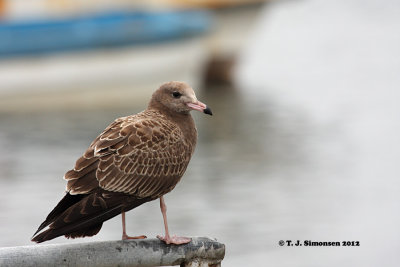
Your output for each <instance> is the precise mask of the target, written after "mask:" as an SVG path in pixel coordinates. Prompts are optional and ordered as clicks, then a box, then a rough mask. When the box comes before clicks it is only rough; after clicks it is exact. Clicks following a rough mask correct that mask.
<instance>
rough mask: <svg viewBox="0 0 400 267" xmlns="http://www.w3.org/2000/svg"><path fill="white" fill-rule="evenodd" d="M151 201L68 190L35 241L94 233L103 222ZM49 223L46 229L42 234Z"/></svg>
mask: <svg viewBox="0 0 400 267" xmlns="http://www.w3.org/2000/svg"><path fill="white" fill-rule="evenodd" d="M149 200H150V199H147V198H146V199H134V198H132V197H131V196H128V195H125V194H112V195H111V194H110V195H109V196H108V197H107V196H106V197H104V194H100V193H92V194H88V195H83V196H82V195H70V194H69V193H67V195H66V196H65V197H64V198H63V199H62V200H61V201H60V203H58V205H57V206H56V207H55V208H54V209H53V211H52V212H50V214H49V215H48V216H47V218H46V220H45V221H44V222H43V223H42V224H41V225H40V226H39V229H38V230H37V231H36V233H35V234H34V236H33V238H32V241H34V242H37V243H41V242H44V241H47V240H51V239H53V238H56V237H58V236H62V235H65V237H67V238H76V237H85V236H93V235H95V234H97V233H98V232H99V231H100V229H101V227H102V225H103V222H104V221H107V220H109V219H111V218H113V217H115V216H117V215H118V214H120V213H121V212H122V211H128V210H131V209H133V208H135V207H137V206H140V205H141V204H143V203H145V202H147V201H149ZM48 225H49V228H48V229H47V230H45V231H43V232H42V233H39V232H40V231H41V230H42V229H44V228H45V227H46V226H48ZM37 233H39V234H37Z"/></svg>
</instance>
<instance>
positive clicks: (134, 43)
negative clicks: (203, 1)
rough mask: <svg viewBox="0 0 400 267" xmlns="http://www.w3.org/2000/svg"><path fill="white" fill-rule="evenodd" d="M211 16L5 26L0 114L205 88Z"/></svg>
mask: <svg viewBox="0 0 400 267" xmlns="http://www.w3.org/2000/svg"><path fill="white" fill-rule="evenodd" d="M209 26H210V13H209V12H207V11H204V10H193V9H192V10H183V9H178V10H169V9H168V10H160V9H157V10H145V11H138V10H135V11H130V12H129V11H121V12H116V11H112V12H111V13H102V14H89V15H88V14H86V16H83V15H80V16H70V17H64V18H50V19H46V20H45V19H43V18H41V19H34V20H25V21H19V20H12V21H9V22H2V23H1V24H0V77H1V78H0V112H18V111H19V112H26V111H33V110H54V109H63V108H65V109H84V108H107V107H114V106H129V105H130V106H132V105H134V104H135V102H136V103H140V102H142V101H143V99H145V98H146V99H147V98H149V97H150V94H151V93H152V92H153V91H154V89H156V88H158V86H159V85H160V84H162V83H163V82H165V81H170V80H183V81H187V82H188V83H190V84H191V85H192V86H193V87H200V84H201V81H202V77H203V73H204V68H205V66H206V64H207V60H208V50H207V46H206V45H205V43H204V42H205V34H206V33H207V31H208V29H209Z"/></svg>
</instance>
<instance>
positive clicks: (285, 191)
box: [0, 0, 400, 266]
mask: <svg viewBox="0 0 400 267" xmlns="http://www.w3.org/2000/svg"><path fill="white" fill-rule="evenodd" d="M399 15H400V2H398V1H394V0H390V1H385V2H383V1H361V0H350V1H344V0H342V1H287V2H281V3H277V4H273V5H268V6H266V7H265V9H264V10H263V12H262V16H261V17H260V19H259V21H258V23H257V25H255V29H254V31H253V33H252V38H251V39H250V40H249V44H248V46H247V47H246V49H245V50H244V51H243V53H242V54H241V57H240V60H239V65H238V68H237V70H236V86H235V87H233V88H223V87H219V88H209V90H202V91H201V92H199V93H198V94H199V95H198V97H199V99H201V100H202V101H204V102H206V103H207V104H208V105H209V106H211V107H212V108H213V112H214V114H215V115H214V116H213V117H209V116H203V115H202V114H196V116H195V120H196V122H197V127H198V130H199V143H198V147H197V149H196V152H195V155H194V157H193V159H192V161H191V163H190V165H189V168H188V170H187V172H186V174H185V176H184V178H183V179H182V181H181V183H180V184H179V185H178V186H177V187H176V188H175V190H174V191H173V192H171V193H170V194H168V195H167V196H166V203H167V206H168V216H169V223H170V228H171V229H170V230H171V232H173V233H176V234H181V235H193V236H195V235H197V236H211V237H216V238H218V240H220V241H221V242H223V243H225V244H226V247H227V253H226V258H225V260H224V265H225V266H397V265H398V263H399V260H400V257H399V255H398V252H399V251H400V245H399V241H400V231H399V227H398V225H399V224H400V216H399V206H400V205H399V204H400V196H399V193H400V182H399V174H400V167H399V165H400V164H399V159H400V157H399V156H400V155H399V151H400V144H399V136H400V123H399V114H400V107H399V104H398V101H399V99H400V91H399V86H400V75H399V74H400V49H399V47H400V31H399V25H400V16H399ZM144 106H145V104H143V106H141V107H132V108H129V109H124V110H118V109H115V110H103V111H84V112H83V111H82V112H77V111H76V112H72V111H71V112H54V113H51V114H49V113H46V114H44V113H34V114H19V115H0V127H1V128H0V148H1V153H0V211H1V212H0V246H18V245H27V244H30V242H29V239H30V237H31V235H32V234H33V232H34V231H35V230H36V228H37V226H38V225H39V224H40V223H41V222H42V220H43V219H44V218H45V216H46V215H47V214H48V212H49V211H50V210H51V208H53V207H54V205H55V204H56V203H57V201H58V200H59V199H60V198H61V197H62V195H63V189H64V186H65V183H64V181H63V180H62V175H63V174H64V172H65V171H67V170H68V169H69V168H71V167H72V166H73V164H74V161H75V160H76V159H77V158H78V157H79V156H80V155H81V153H83V151H84V150H85V148H86V147H87V146H88V145H89V144H90V142H91V141H92V139H93V138H94V137H96V136H97V134H98V133H99V132H101V131H102V130H103V129H104V127H106V126H107V124H108V123H109V122H111V121H112V120H113V119H115V118H116V117H119V116H123V115H126V114H130V113H135V112H138V111H140V110H142V109H143V108H144ZM120 220H121V218H120V217H116V218H114V219H112V220H110V221H108V222H107V223H105V224H104V226H103V229H102V230H101V232H100V233H99V234H98V235H97V236H95V237H93V238H90V239H89V238H87V239H84V240H66V239H64V238H57V239H55V240H52V241H50V242H49V243H64V242H82V241H92V240H113V239H114V240H115V239H119V238H120V235H121V221H120ZM127 224H128V233H129V234H132V235H140V234H146V235H147V236H149V237H154V236H155V235H157V234H160V233H163V226H162V217H161V214H160V211H159V206H158V202H156V201H154V202H151V203H147V204H145V205H143V206H141V207H139V208H137V209H135V210H132V211H131V212H129V213H128V215H127ZM279 240H294V241H296V240H301V241H303V240H312V241H359V242H360V246H358V247H285V246H284V247H281V246H279V245H278V242H279Z"/></svg>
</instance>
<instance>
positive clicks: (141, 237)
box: [122, 234, 147, 240]
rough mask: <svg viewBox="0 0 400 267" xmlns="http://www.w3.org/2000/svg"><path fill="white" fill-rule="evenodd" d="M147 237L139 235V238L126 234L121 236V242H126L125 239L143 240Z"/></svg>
mask: <svg viewBox="0 0 400 267" xmlns="http://www.w3.org/2000/svg"><path fill="white" fill-rule="evenodd" d="M145 238H147V236H145V235H139V236H129V235H127V234H122V240H127V239H145Z"/></svg>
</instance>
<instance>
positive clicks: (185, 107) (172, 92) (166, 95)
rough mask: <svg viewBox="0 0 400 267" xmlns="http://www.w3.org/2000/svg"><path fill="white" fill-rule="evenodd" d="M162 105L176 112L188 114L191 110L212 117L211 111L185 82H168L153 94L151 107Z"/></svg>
mask: <svg viewBox="0 0 400 267" xmlns="http://www.w3.org/2000/svg"><path fill="white" fill-rule="evenodd" d="M159 104H161V105H162V106H164V107H166V108H167V109H169V110H172V111H174V112H178V113H183V114H185V113H186V114H187V113H189V112H190V111H191V110H198V111H201V112H203V113H205V114H208V115H212V112H211V109H210V108H209V107H207V105H206V104H204V103H202V102H200V101H199V100H197V98H196V94H195V93H194V91H193V89H192V88H191V87H190V86H189V85H188V84H187V83H184V82H176V81H174V82H167V83H164V84H163V85H161V86H160V88H159V89H158V90H157V91H155V92H154V93H153V96H152V99H151V101H150V104H149V106H150V107H151V106H158V105H159Z"/></svg>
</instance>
